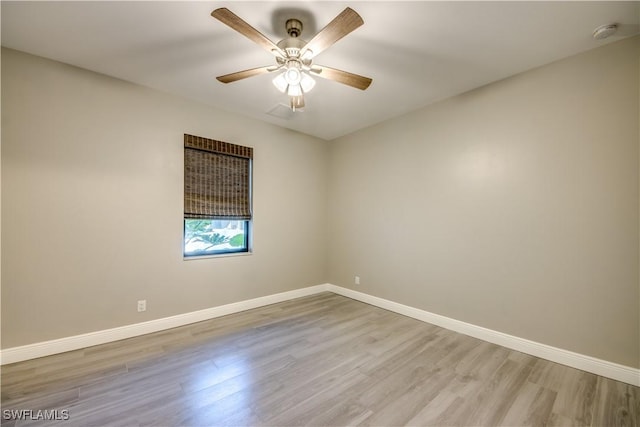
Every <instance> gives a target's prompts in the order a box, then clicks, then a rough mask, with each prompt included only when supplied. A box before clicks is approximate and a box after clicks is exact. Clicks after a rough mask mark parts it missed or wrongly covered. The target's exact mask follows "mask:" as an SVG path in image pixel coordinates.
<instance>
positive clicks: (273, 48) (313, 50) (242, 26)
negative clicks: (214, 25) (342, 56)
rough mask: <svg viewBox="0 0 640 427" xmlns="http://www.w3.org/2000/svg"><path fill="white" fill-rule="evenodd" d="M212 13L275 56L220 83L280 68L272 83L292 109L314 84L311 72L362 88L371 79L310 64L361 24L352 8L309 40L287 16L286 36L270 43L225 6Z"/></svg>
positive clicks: (299, 105) (220, 78)
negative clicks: (273, 61)
mask: <svg viewBox="0 0 640 427" xmlns="http://www.w3.org/2000/svg"><path fill="white" fill-rule="evenodd" d="M211 16H213V17H214V18H216V19H217V20H219V21H220V22H222V23H223V24H225V25H227V26H229V27H231V28H232V29H234V30H236V31H238V32H239V33H240V34H242V35H244V36H245V37H247V38H248V39H249V40H251V41H253V42H255V43H257V44H258V45H260V46H262V47H263V48H264V49H266V50H268V51H269V52H270V53H271V54H273V55H274V57H275V59H276V65H274V66H266V67H259V68H252V69H249V70H244V71H238V72H235V73H231V74H226V75H224V76H219V77H217V79H218V81H220V82H222V83H231V82H235V81H238V80H242V79H245V78H247V77H251V76H256V75H260V74H264V73H271V72H274V71H281V72H280V73H279V74H278V75H277V76H276V77H275V78H274V79H273V85H274V86H275V87H276V88H277V89H278V90H279V91H280V92H282V93H286V94H287V95H288V96H289V105H290V107H291V109H292V110H293V111H296V110H298V109H300V108H303V107H304V94H305V93H308V92H309V91H311V90H312V89H313V88H314V86H315V84H316V82H315V80H314V79H313V77H311V74H314V75H316V76H318V77H322V78H325V79H329V80H333V81H337V82H339V83H342V84H345V85H348V86H351V87H354V88H357V89H360V90H365V89H366V88H368V87H369V85H370V84H371V82H372V80H371V79H370V78H368V77H364V76H360V75H357V74H353V73H349V72H346V71H342V70H337V69H335V68H329V67H323V66H321V65H317V64H313V58H314V57H315V56H316V55H317V54H319V53H320V52H322V51H324V50H325V49H327V48H329V47H330V46H332V45H333V44H334V43H335V42H337V41H338V40H340V39H341V38H343V37H344V36H346V35H347V34H349V33H351V32H352V31H353V30H355V29H356V28H358V27H360V26H361V25H362V24H364V21H363V20H362V18H361V17H360V15H358V14H357V13H356V12H355V11H354V10H353V9H351V8H346V9H345V10H343V11H342V12H341V13H340V14H339V15H338V16H336V17H335V18H334V19H333V21H331V22H330V23H329V24H328V25H327V26H326V27H324V28H323V29H322V30H321V31H320V32H319V33H318V34H316V35H315V36H314V37H313V38H312V39H311V41H309V42H306V41H304V40H302V39H300V38H299V36H300V35H301V34H302V22H300V21H299V20H297V19H289V20H287V21H286V23H285V28H286V30H287V34H288V35H289V37H288V38H285V39H283V40H281V41H280V42H278V44H275V43H273V42H272V41H271V40H269V39H268V38H267V37H266V36H265V35H263V34H262V33H260V32H259V31H258V30H256V29H255V28H253V27H252V26H251V25H249V24H247V23H246V22H245V21H243V20H242V19H241V18H240V17H238V16H237V15H236V14H234V13H233V12H231V11H230V10H229V9H227V8H220V9H216V10H214V11H213V12H211Z"/></svg>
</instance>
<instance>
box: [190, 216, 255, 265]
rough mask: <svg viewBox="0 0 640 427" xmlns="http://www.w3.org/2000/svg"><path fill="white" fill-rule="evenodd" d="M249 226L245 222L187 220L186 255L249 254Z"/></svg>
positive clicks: (247, 222)
mask: <svg viewBox="0 0 640 427" xmlns="http://www.w3.org/2000/svg"><path fill="white" fill-rule="evenodd" d="M248 224H249V221H245V220H217V219H214V220H209V219H185V220H184V255H185V256H202V255H216V254H222V253H230V252H247V251H248V250H249V245H248V238H247V237H248Z"/></svg>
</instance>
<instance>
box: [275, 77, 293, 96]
mask: <svg viewBox="0 0 640 427" xmlns="http://www.w3.org/2000/svg"><path fill="white" fill-rule="evenodd" d="M273 85H274V86H275V87H276V89H278V90H279V91H280V92H282V93H285V92H286V91H287V86H289V83H287V80H286V79H285V78H284V73H280V74H278V75H277V76H276V78H275V79H273Z"/></svg>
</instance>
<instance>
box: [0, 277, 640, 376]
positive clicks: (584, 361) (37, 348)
mask: <svg viewBox="0 0 640 427" xmlns="http://www.w3.org/2000/svg"><path fill="white" fill-rule="evenodd" d="M325 291H329V292H333V293H335V294H338V295H343V296H345V297H348V298H352V299H354V300H357V301H361V302H364V303H367V304H371V305H374V306H376V307H380V308H383V309H385V310H389V311H393V312H395V313H398V314H402V315H404V316H408V317H412V318H414V319H417V320H421V321H423V322H427V323H431V324H433V325H437V326H440V327H442V328H445V329H449V330H452V331H455V332H459V333H461V334H465V335H469V336H472V337H474V338H478V339H481V340H484V341H488V342H491V343H494V344H498V345H501V346H503V347H507V348H510V349H512V350H516V351H521V352H523V353H527V354H531V355H533V356H537V357H540V358H542V359H546V360H550V361H552V362H557V363H560V364H563V365H567V366H571V367H573V368H577V369H581V370H583V371H587V372H591V373H594V374H597V375H601V376H603V377H607V378H611V379H614V380H618V381H622V382H625V383H628V384H632V385H635V386H640V369H637V368H631V367H629V366H624V365H619V364H617V363H613V362H608V361H606V360H602V359H597V358H595V357H591V356H586V355H584V354H580V353H574V352H572V351H568V350H563V349H561V348H557V347H552V346H549V345H546V344H541V343H538V342H535V341H530V340H526V339H523V338H519V337H515V336H513V335H508V334H504V333H502V332H498V331H494V330H491V329H487V328H483V327H481V326H476V325H472V324H470V323H466V322H462V321H460V320H455V319H451V318H449V317H445V316H441V315H439V314H434V313H430V312H428V311H425V310H421V309H418V308H415V307H410V306H407V305H403V304H400V303H397V302H393V301H389V300H386V299H384V298H379V297H376V296H373V295H369V294H365V293H362V292H358V291H354V290H353V289H347V288H342V287H340V286H335V285H332V284H329V283H326V284H323V285H317V286H310V287H307V288H302V289H296V290H293V291H288V292H282V293H278V294H273V295H267V296H264V297H260V298H254V299H250V300H246V301H240V302H236V303H232V304H226V305H221V306H218V307H212V308H208V309H204V310H199V311H194V312H191V313H184V314H179V315H177V316H171V317H165V318H163V319H157V320H150V321H148V322H143V323H136V324H133V325H127V326H121V327H118V328H113V329H106V330H103V331H96V332H90V333H87V334H82V335H76V336H72V337H66V338H60V339H57V340H51V341H44V342H39V343H35V344H29V345H24V346H20V347H12V348H7V349H5V350H1V351H0V364H2V365H4V364H8V363H15V362H20V361H23V360H29V359H35V358H38V357H43V356H49V355H52V354H57V353H64V352H66V351H71V350H77V349H80V348H85V347H91V346H94V345H98V344H104V343H108V342H113V341H117V340H121V339H125V338H132V337H135V336H139V335H145V334H148V333H152V332H158V331H163V330H165V329H170V328H175V327H178V326H184V325H188V324H190V323H195V322H201V321H203V320H209V319H213V318H216V317H220V316H226V315H228V314H233V313H238V312H241V311H245V310H250V309H253V308H258V307H263V306H266V305H270V304H275V303H278V302H283V301H288V300H291V299H294V298H300V297H304V296H308V295H314V294H317V293H320V292H325Z"/></svg>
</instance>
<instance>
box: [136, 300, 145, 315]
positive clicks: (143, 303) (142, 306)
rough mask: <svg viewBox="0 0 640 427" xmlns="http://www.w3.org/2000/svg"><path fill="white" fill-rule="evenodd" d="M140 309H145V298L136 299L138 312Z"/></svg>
mask: <svg viewBox="0 0 640 427" xmlns="http://www.w3.org/2000/svg"><path fill="white" fill-rule="evenodd" d="M142 311H147V300H146V299H141V300H139V301H138V313H140V312H142Z"/></svg>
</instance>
